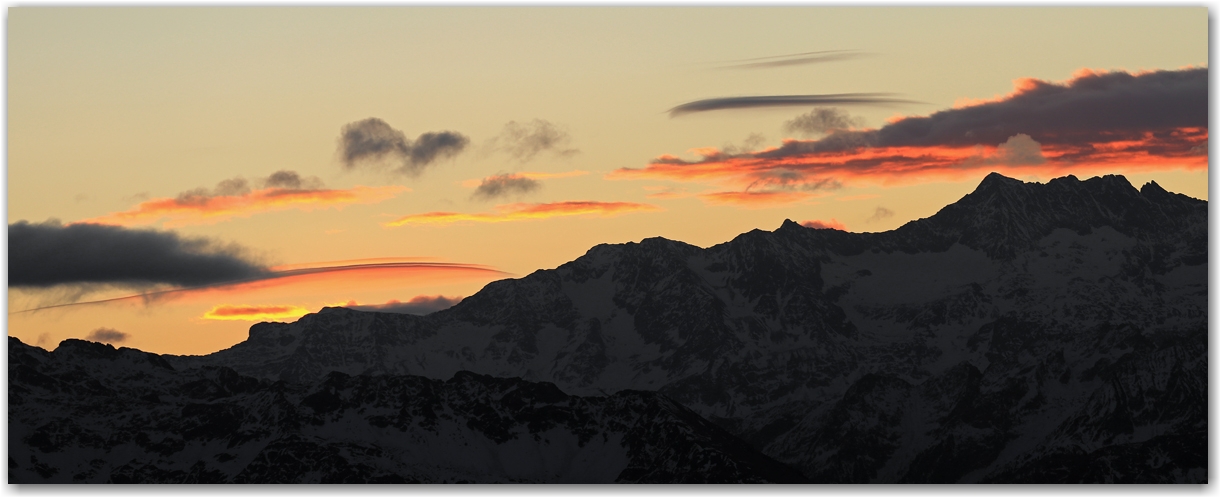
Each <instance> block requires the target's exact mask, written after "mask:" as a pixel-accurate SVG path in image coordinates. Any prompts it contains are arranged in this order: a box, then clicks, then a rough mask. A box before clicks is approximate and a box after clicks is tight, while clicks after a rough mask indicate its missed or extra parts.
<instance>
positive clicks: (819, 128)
mask: <svg viewBox="0 0 1220 497" xmlns="http://www.w3.org/2000/svg"><path fill="white" fill-rule="evenodd" d="M860 126H864V120H863V119H861V118H858V117H853V116H851V115H850V114H848V113H846V112H843V111H841V110H839V109H837V108H834V107H818V108H815V109H813V110H811V111H809V112H807V113H805V114H801V115H799V116H796V117H795V118H793V119H792V120H791V121H788V122H786V123H784V129H785V130H787V131H788V132H791V133H798V134H800V135H802V136H815V135H823V134H826V133H829V132H832V131H839V130H848V129H851V128H857V127H860Z"/></svg>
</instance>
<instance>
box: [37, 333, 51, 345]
mask: <svg viewBox="0 0 1220 497" xmlns="http://www.w3.org/2000/svg"><path fill="white" fill-rule="evenodd" d="M50 343H51V334H50V333H46V332H43V333H39V334H38V341H36V342H34V345H37V346H39V347H43V346H44V345H49V344H50ZM43 348H45V347H43Z"/></svg>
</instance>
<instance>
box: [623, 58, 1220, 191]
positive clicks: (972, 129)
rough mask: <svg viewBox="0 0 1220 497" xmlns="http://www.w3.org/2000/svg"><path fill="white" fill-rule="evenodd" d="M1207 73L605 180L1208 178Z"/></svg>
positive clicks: (1149, 75)
mask: <svg viewBox="0 0 1220 497" xmlns="http://www.w3.org/2000/svg"><path fill="white" fill-rule="evenodd" d="M1207 81H1208V73H1207V69H1206V68H1191V69H1182V70H1175V71H1151V72H1141V73H1135V74H1131V73H1127V72H1122V71H1116V72H1096V71H1088V70H1082V71H1079V72H1077V73H1076V75H1075V76H1074V77H1073V78H1072V79H1070V80H1068V81H1066V82H1063V83H1053V82H1047V81H1041V80H1035V79H1022V80H1018V81H1017V82H1016V85H1015V86H1016V89H1015V90H1014V91H1013V92H1012V93H1011V94H1009V95H1006V96H1003V97H997V98H995V99H992V100H985V101H974V102H972V103H969V104H967V105H965V106H959V107H957V108H953V109H948V110H943V111H940V112H936V113H934V114H932V115H930V116H926V117H906V118H901V119H897V120H894V121H893V122H891V123H889V124H887V125H886V126H883V127H881V128H879V129H870V130H832V131H831V132H829V134H827V135H826V136H825V137H824V138H821V139H818V140H805V141H802V140H784V142H783V144H782V145H781V146H779V147H774V148H770V149H764V150H759V151H755V152H749V153H727V152H726V151H722V150H717V149H715V148H701V149H696V150H695V153H697V154H698V155H700V156H701V158H699V159H697V160H685V159H681V158H679V157H676V156H672V155H663V156H661V157H658V158H656V159H654V160H653V161H652V163H651V164H649V165H648V166H647V167H644V168H639V169H636V168H623V169H618V170H616V171H614V172H612V173H610V174H609V175H607V177H608V178H609V179H667V180H678V181H696V182H713V183H720V184H725V185H733V186H746V185H749V184H751V183H754V182H755V181H759V180H760V179H765V178H767V177H771V176H774V175H775V174H776V173H777V172H783V174H784V175H786V177H789V178H792V179H793V181H799V182H804V183H809V182H816V181H820V180H825V179H834V180H836V181H844V182H847V181H868V182H874V183H875V182H880V183H883V184H887V183H894V182H911V181H928V180H962V179H966V178H972V177H974V176H975V175H977V173H978V171H1001V172H1004V173H1006V174H1014V175H1019V174H1037V175H1046V176H1052V175H1062V174H1067V173H1076V174H1084V173H1090V172H1100V171H1107V172H1114V171H1115V170H1119V171H1125V172H1143V171H1156V170H1166V169H1198V168H1205V167H1207V157H1206V155H1201V154H1200V151H1201V150H1205V148H1204V147H1206V143H1207V139H1208V130H1207V117H1208V116H1207V108H1208V100H1207V89H1208V86H1207Z"/></svg>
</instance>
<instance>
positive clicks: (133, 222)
mask: <svg viewBox="0 0 1220 497" xmlns="http://www.w3.org/2000/svg"><path fill="white" fill-rule="evenodd" d="M7 12H8V22H7V50H8V51H7V57H8V59H7V60H8V67H7V74H8V78H7V84H8V86H7V88H8V99H7V109H8V120H7V130H8V140H7V148H8V156H7V165H8V169H7V171H8V191H7V195H8V221H9V233H8V254H9V285H8V290H9V294H8V312H9V315H8V330H9V335H10V336H16V337H18V338H20V339H21V340H22V341H24V342H26V343H30V344H36V345H39V346H42V347H46V348H54V347H55V345H56V344H58V343H59V342H60V341H62V340H64V339H67V338H83V339H89V340H95V341H102V342H107V343H111V344H113V345H115V346H128V347H135V348H139V349H142V350H146V351H151V352H157V353H170V354H206V353H210V352H213V351H216V350H220V349H223V348H226V347H230V346H232V345H234V344H236V343H238V342H240V341H241V340H244V339H245V338H246V336H247V333H248V329H249V326H250V325H251V324H253V323H255V322H258V321H262V320H276V321H292V320H295V319H297V318H298V317H299V316H301V315H303V314H305V313H307V312H316V311H317V310H318V309H320V308H321V307H323V306H349V307H354V308H359V309H366V310H381V311H386V312H405V313H415V314H420V313H426V312H431V311H435V310H437V309H442V308H445V307H448V306H451V305H453V304H454V303H456V302H458V301H460V300H461V298H463V297H465V296H469V295H471V294H473V293H474V292H477V291H478V290H479V288H481V287H482V286H483V285H485V284H487V283H488V282H491V281H495V280H498V279H503V278H509V277H522V276H525V275H527V274H529V273H531V272H533V271H535V270H539V269H549V268H554V267H556V266H558V265H560V264H563V263H565V262H567V261H570V260H573V259H575V258H577V257H579V256H581V255H582V254H584V253H585V252H586V251H587V250H588V249H590V248H591V247H593V246H595V245H598V244H602V243H625V242H633V241H634V242H638V241H640V240H641V239H644V238H648V237H654V236H662V237H665V238H669V239H673V240H680V241H683V242H686V243H690V244H693V245H697V246H700V247H708V246H712V245H715V244H718V243H723V242H726V241H729V240H731V239H732V238H733V237H735V236H736V235H738V234H741V233H744V232H747V231H750V230H753V229H762V230H774V229H776V228H778V227H779V226H780V224H781V223H782V222H783V221H784V220H785V219H791V220H793V221H796V222H800V223H804V224H806V225H807V226H811V227H817V228H823V229H842V230H847V231H852V232H876V231H885V230H891V229H894V228H897V227H899V226H901V225H902V224H904V223H907V222H910V221H912V220H916V219H920V218H924V217H928V216H930V215H932V214H934V213H935V212H936V211H937V210H938V209H940V208H941V207H943V206H945V205H947V204H949V203H952V202H954V201H956V200H958V199H959V198H961V197H962V196H963V195H965V194H967V193H969V192H970V191H972V190H973V189H974V187H975V186H976V185H977V184H978V182H979V181H980V180H981V179H982V178H983V177H984V176H986V175H987V174H988V173H990V172H992V171H997V172H1000V173H1002V174H1006V175H1008V176H1012V177H1016V178H1019V179H1022V180H1025V181H1039V182H1045V181H1047V180H1049V179H1052V178H1055V177H1059V176H1063V175H1067V174H1075V175H1077V176H1078V177H1080V178H1081V179H1084V178H1087V177H1091V176H1095V175H1100V174H1123V175H1125V176H1126V177H1127V178H1128V180H1129V181H1130V182H1131V183H1132V184H1133V185H1134V186H1136V187H1137V188H1138V187H1140V186H1141V185H1143V184H1144V183H1146V182H1148V181H1153V180H1155V181H1156V182H1157V183H1158V184H1160V185H1161V186H1163V187H1164V188H1166V189H1168V190H1170V191H1173V192H1179V193H1183V194H1186V195H1190V196H1192V197H1196V198H1201V199H1207V198H1208V196H1207V193H1208V191H1207V190H1208V188H1207V180H1208V174H1207V161H1208V159H1207V153H1208V150H1207V136H1208V134H1207V117H1208V112H1207V105H1208V100H1207V90H1208V77H1207V64H1208V27H1207V26H1208V19H1207V9H1206V8H1205V7H1175V8H1135V7H1107V8H1097V7H1090V8H1064V7H1038V8H1007V7H952V8H949V7H939V8H916V7H903V8H895V7H884V8H882V7H871V8H846V7H838V8H831V7H767V8H737V7H701V8H690V7H682V8H677V7H675V8H662V7H630V8H628V7H534V8H491V7H408V8H402V7H399V8H394V7H366V8H323V7H312V8H250V7H242V8H186V7H174V8H152V7H128V8H78V7H11V8H9V10H8V11H7Z"/></svg>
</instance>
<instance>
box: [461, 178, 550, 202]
mask: <svg viewBox="0 0 1220 497" xmlns="http://www.w3.org/2000/svg"><path fill="white" fill-rule="evenodd" d="M541 186H542V183H539V182H538V181H537V180H533V179H530V178H527V177H525V176H517V175H514V174H497V175H495V176H489V177H487V178H483V182H482V183H480V184H479V186H478V188H475V190H474V193H473V194H471V195H470V198H473V199H475V200H492V199H496V198H500V197H506V196H509V195H512V194H521V193H529V192H532V191H535V190H537V189H538V188H540V187H541Z"/></svg>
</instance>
